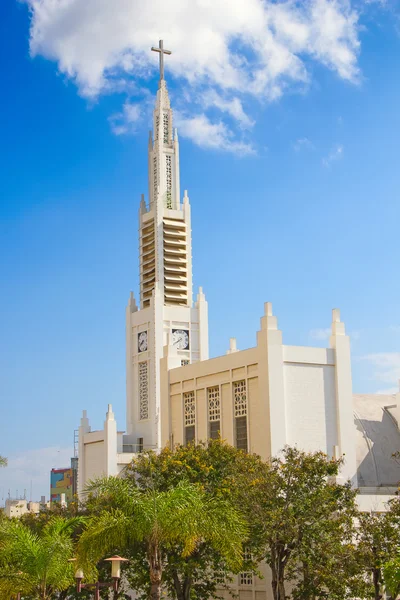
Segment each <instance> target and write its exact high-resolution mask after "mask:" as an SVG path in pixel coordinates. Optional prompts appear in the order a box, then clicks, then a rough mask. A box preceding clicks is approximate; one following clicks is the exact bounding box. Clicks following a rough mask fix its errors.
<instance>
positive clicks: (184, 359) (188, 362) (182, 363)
mask: <svg viewBox="0 0 400 600" xmlns="http://www.w3.org/2000/svg"><path fill="white" fill-rule="evenodd" d="M186 365H190V360H189V359H188V358H182V360H181V367H186Z"/></svg>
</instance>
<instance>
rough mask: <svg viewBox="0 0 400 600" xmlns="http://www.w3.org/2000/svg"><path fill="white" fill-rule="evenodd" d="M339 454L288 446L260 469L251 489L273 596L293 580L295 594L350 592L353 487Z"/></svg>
mask: <svg viewBox="0 0 400 600" xmlns="http://www.w3.org/2000/svg"><path fill="white" fill-rule="evenodd" d="M340 465H341V461H340V460H333V459H332V460H330V459H328V458H327V457H326V455H325V454H323V453H322V452H316V453H306V452H301V451H300V450H298V449H296V448H289V447H287V448H285V450H284V451H283V452H282V455H281V456H280V457H278V458H273V459H271V461H270V463H269V468H268V469H267V470H264V472H260V473H259V474H258V476H257V478H256V479H255V480H254V482H253V485H250V486H248V489H247V493H248V495H251V499H250V502H251V504H252V506H253V519H254V521H255V531H256V532H258V543H257V552H258V554H259V558H262V559H264V560H265V561H266V563H267V564H268V565H269V567H270V568H271V572H272V593H273V597H274V600H285V598H286V597H287V594H286V585H287V583H288V582H290V586H291V588H292V597H293V598H294V599H296V600H300V599H301V600H306V599H307V600H308V599H310V600H311V599H314V598H317V597H318V598H324V597H329V598H340V599H342V598H346V597H347V593H350V590H347V587H348V583H349V581H350V580H351V579H352V578H355V579H357V571H356V565H355V563H354V552H355V548H354V544H353V541H352V540H353V537H354V525H353V522H354V519H353V518H354V515H355V514H356V506H355V491H354V490H352V489H351V487H350V485H349V484H346V485H339V484H337V483H335V481H334V478H335V477H336V475H337V474H338V471H339V468H340Z"/></svg>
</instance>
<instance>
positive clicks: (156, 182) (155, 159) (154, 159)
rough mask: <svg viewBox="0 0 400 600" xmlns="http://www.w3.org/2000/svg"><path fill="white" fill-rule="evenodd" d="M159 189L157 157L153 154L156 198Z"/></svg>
mask: <svg viewBox="0 0 400 600" xmlns="http://www.w3.org/2000/svg"><path fill="white" fill-rule="evenodd" d="M157 190H158V169H157V157H156V156H153V194H154V200H156V199H157Z"/></svg>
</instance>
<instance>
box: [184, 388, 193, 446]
mask: <svg viewBox="0 0 400 600" xmlns="http://www.w3.org/2000/svg"><path fill="white" fill-rule="evenodd" d="M183 409H184V425H185V444H189V443H190V442H193V441H194V439H195V437H196V430H195V428H196V399H195V395H194V392H185V393H184V394H183Z"/></svg>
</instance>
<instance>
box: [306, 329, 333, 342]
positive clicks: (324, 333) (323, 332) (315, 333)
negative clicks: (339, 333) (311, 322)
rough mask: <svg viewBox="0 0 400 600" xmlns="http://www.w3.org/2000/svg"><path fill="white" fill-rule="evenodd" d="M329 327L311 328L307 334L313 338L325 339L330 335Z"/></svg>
mask: <svg viewBox="0 0 400 600" xmlns="http://www.w3.org/2000/svg"><path fill="white" fill-rule="evenodd" d="M331 334H332V332H331V328H330V327H327V328H326V329H311V331H310V332H309V336H310V338H311V339H313V340H327V339H329V337H330V336H331Z"/></svg>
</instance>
